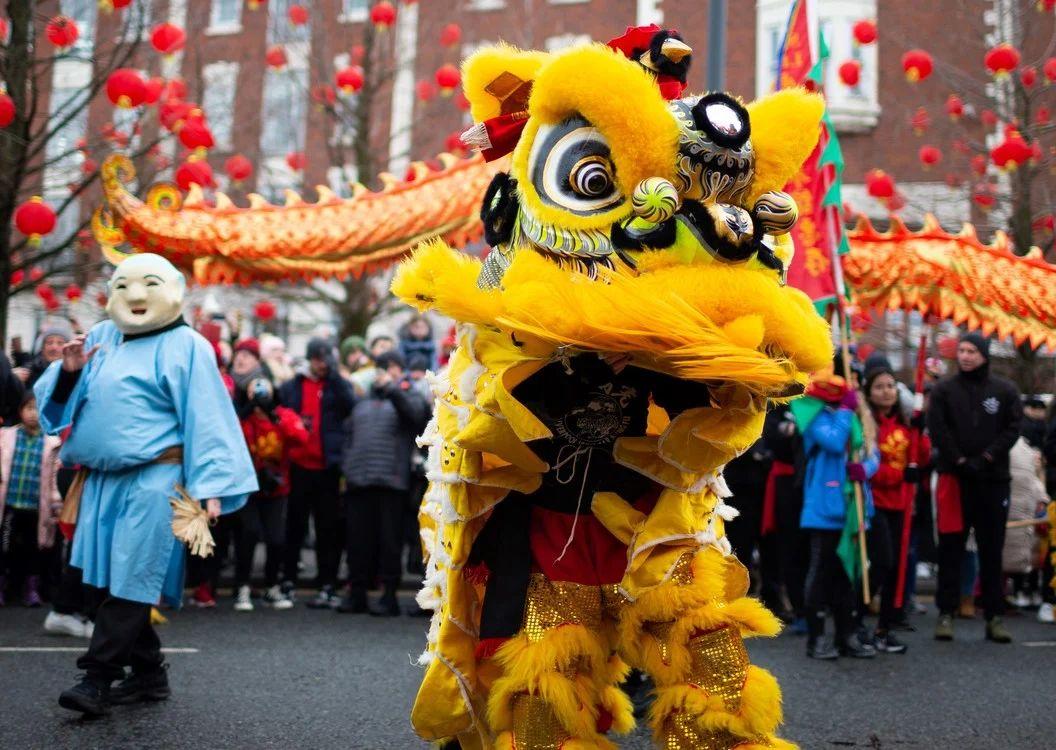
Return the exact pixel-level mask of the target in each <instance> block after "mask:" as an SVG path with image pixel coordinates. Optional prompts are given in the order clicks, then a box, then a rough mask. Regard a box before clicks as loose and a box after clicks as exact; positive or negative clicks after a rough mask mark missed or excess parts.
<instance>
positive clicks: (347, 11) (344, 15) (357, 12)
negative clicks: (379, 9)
mask: <svg viewBox="0 0 1056 750" xmlns="http://www.w3.org/2000/svg"><path fill="white" fill-rule="evenodd" d="M353 3H355V5H356V7H354V8H353V7H351V6H352V4H353ZM369 17H370V3H369V2H368V0H341V13H340V14H339V15H338V17H337V22H338V23H363V22H364V21H366V20H367V18H369Z"/></svg>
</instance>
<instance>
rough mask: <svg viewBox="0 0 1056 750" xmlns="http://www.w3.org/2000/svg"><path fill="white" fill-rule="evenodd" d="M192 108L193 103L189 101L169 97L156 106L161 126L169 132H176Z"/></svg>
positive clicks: (192, 110) (185, 120) (189, 114)
mask: <svg viewBox="0 0 1056 750" xmlns="http://www.w3.org/2000/svg"><path fill="white" fill-rule="evenodd" d="M194 109H195V107H194V105H193V104H191V103H190V102H184V101H180V100H179V99H169V100H167V101H165V102H164V103H162V105H161V107H159V108H158V120H159V121H160V122H161V125H162V127H163V128H165V129H166V130H168V131H169V132H170V133H177V132H179V130H180V128H182V127H183V124H184V123H185V122H187V120H188V118H189V117H190V116H191V113H192V112H194Z"/></svg>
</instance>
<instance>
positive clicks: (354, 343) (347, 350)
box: [341, 336, 367, 362]
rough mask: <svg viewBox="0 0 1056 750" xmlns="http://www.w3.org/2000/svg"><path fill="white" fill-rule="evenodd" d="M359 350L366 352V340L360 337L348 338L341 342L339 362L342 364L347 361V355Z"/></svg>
mask: <svg viewBox="0 0 1056 750" xmlns="http://www.w3.org/2000/svg"><path fill="white" fill-rule="evenodd" d="M356 349H359V351H361V352H365V351H366V350H367V340H366V339H365V338H363V337H362V336H349V337H348V338H346V339H345V340H344V341H342V342H341V361H342V362H344V361H345V360H346V359H348V355H349V354H351V353H352V352H353V351H354V350H356Z"/></svg>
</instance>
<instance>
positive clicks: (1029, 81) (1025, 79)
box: [1019, 65, 1038, 89]
mask: <svg viewBox="0 0 1056 750" xmlns="http://www.w3.org/2000/svg"><path fill="white" fill-rule="evenodd" d="M1019 82H1020V83H1022V84H1023V85H1024V86H1025V87H1026V88H1028V89H1029V88H1031V87H1033V86H1034V84H1035V83H1037V82H1038V69H1037V68H1035V67H1034V66H1033V65H1028V66H1027V67H1025V68H1023V69H1022V70H1020V71H1019Z"/></svg>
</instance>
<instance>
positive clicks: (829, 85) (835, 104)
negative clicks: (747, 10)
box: [755, 0, 880, 133]
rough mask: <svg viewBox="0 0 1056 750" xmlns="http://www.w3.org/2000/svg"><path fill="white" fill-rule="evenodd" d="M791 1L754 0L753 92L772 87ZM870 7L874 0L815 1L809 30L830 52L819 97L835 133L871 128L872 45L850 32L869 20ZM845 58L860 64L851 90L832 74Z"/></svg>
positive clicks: (875, 113)
mask: <svg viewBox="0 0 1056 750" xmlns="http://www.w3.org/2000/svg"><path fill="white" fill-rule="evenodd" d="M792 4H793V0H759V3H758V6H757V11H756V51H755V52H756V54H755V62H756V66H755V69H756V79H755V89H756V95H757V96H763V95H764V94H766V93H768V92H770V91H772V90H773V88H774V82H775V81H776V80H777V69H778V65H779V63H780V60H779V57H778V56H779V55H780V49H781V42H782V41H783V39H784V33H785V28H786V26H787V25H788V15H789V12H790V11H791V10H792ZM876 6H877V0H819V2H818V3H817V12H818V19H817V21H816V22H815V23H816V26H815V29H817V28H819V27H820V30H821V34H822V35H823V36H824V38H825V41H826V44H827V45H828V47H829V53H830V56H829V61H828V64H827V66H826V68H825V74H824V76H825V77H824V84H825V97H826V100H827V102H828V111H829V114H830V115H831V116H832V121H833V123H834V124H835V125H836V130H837V132H849V133H860V132H867V131H869V130H871V129H873V128H874V127H876V124H877V122H878V120H879V118H880V99H879V88H878V85H877V84H878V80H877V71H878V70H879V68H878V65H877V45H875V44H871V45H869V46H867V47H861V46H858V45H856V44H855V43H854V35H853V33H852V31H851V27H852V26H854V24H855V23H856V22H857V21H859V20H861V19H863V18H875V17H876V12H877V8H876ZM813 33H814V34H817V31H814V32H813ZM815 43H816V42H815ZM850 59H855V60H858V61H859V62H861V64H862V75H861V80H860V81H859V82H858V85H857V86H855V87H854V88H848V87H847V86H844V85H843V83H841V82H840V79H839V75H838V73H837V68H839V65H840V63H841V62H843V61H844V60H850Z"/></svg>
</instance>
